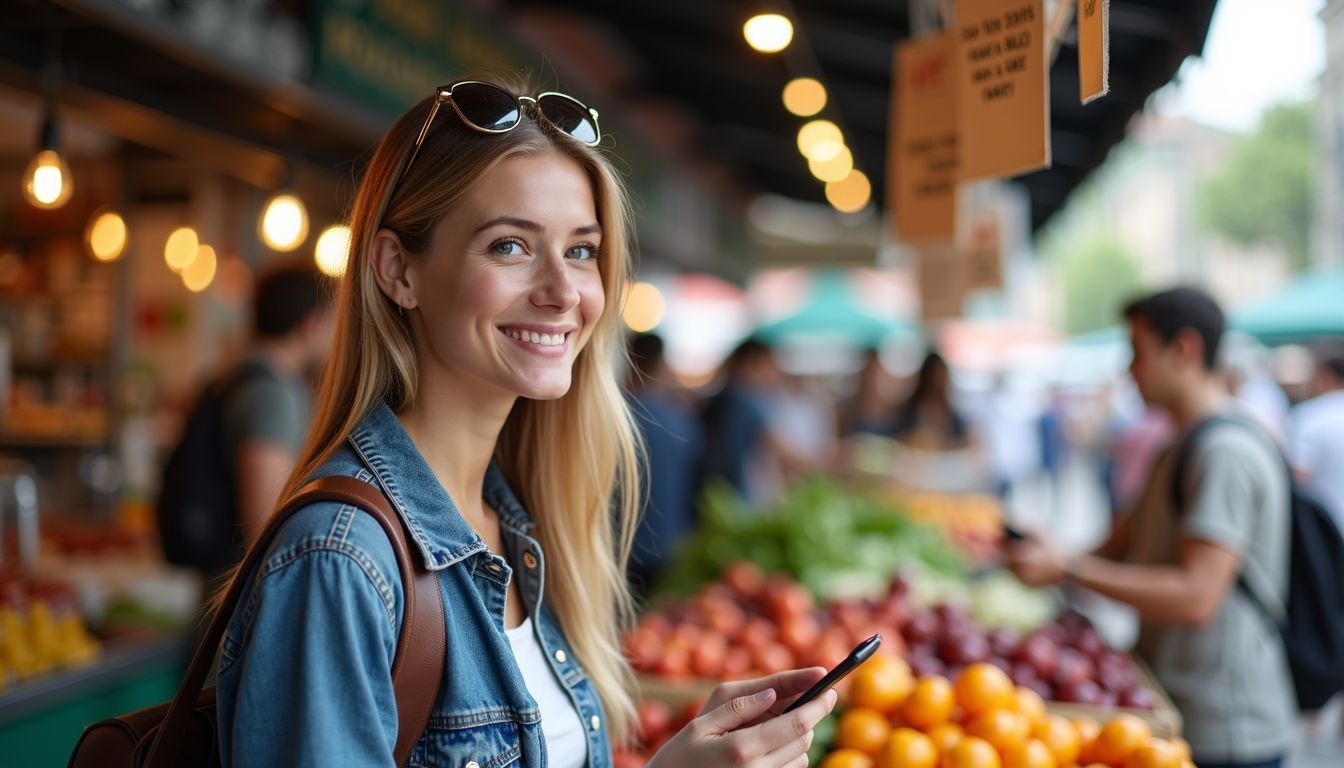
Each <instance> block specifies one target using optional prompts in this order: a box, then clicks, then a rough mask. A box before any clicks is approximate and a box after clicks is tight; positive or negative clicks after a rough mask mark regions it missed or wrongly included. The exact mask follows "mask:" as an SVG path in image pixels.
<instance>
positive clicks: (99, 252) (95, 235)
mask: <svg viewBox="0 0 1344 768" xmlns="http://www.w3.org/2000/svg"><path fill="white" fill-rule="evenodd" d="M84 239H85V241H86V242H87V243H88V245H89V253H91V254H93V258H95V259H97V260H99V261H116V260H117V259H119V258H121V254H122V253H123V252H125V250H126V220H125V219H123V218H121V214H119V213H117V212H116V211H103V212H101V213H99V214H97V215H96V216H94V217H93V219H92V220H91V221H90V222H89V230H88V232H86V233H85V237H84Z"/></svg>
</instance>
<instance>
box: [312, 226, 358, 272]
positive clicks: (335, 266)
mask: <svg viewBox="0 0 1344 768" xmlns="http://www.w3.org/2000/svg"><path fill="white" fill-rule="evenodd" d="M313 259H314V260H315V261H316V262H317V268H318V269H319V270H321V271H322V274H324V275H326V276H327V277H340V276H341V275H344V274H345V264H346V262H348V261H349V260H350V228H349V227H347V226H345V225H344V224H332V225H331V226H330V227H327V228H326V229H324V230H322V234H320V235H318V236H317V248H316V249H315V250H314V253H313Z"/></svg>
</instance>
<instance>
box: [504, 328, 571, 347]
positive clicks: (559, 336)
mask: <svg viewBox="0 0 1344 768" xmlns="http://www.w3.org/2000/svg"><path fill="white" fill-rule="evenodd" d="M505 333H507V334H508V335H509V337H510V338H514V339H517V340H518V341H526V342H530V343H532V344H537V345H539V346H543V347H558V346H560V345H561V344H564V343H565V334H563V333H536V332H535V331H519V330H513V329H510V330H507V331H505Z"/></svg>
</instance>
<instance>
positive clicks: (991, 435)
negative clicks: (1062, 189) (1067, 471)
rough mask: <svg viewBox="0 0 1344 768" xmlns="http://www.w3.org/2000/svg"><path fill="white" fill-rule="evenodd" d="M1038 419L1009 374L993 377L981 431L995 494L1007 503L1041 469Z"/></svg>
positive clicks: (983, 413)
mask: <svg viewBox="0 0 1344 768" xmlns="http://www.w3.org/2000/svg"><path fill="white" fill-rule="evenodd" d="M1038 422H1039V416H1038V415H1037V413H1036V412H1035V409H1034V408H1033V405H1032V403H1030V402H1029V399H1028V397H1027V396H1026V394H1025V393H1021V392H1018V391H1017V390H1015V389H1014V388H1013V386H1012V385H1011V383H1010V382H1009V379H1008V374H1007V373H1006V372H1003V371H999V372H997V373H995V374H994V379H993V384H992V385H991V387H990V390H989V392H988V393H986V395H985V398H984V402H983V404H982V409H981V411H980V418H979V419H978V428H979V431H980V436H981V439H983V441H984V446H985V452H986V454H987V457H986V458H987V459H988V461H989V470H990V472H991V473H992V480H993V483H994V490H995V492H996V493H997V494H998V496H999V498H1001V499H1007V498H1008V496H1009V494H1011V493H1012V492H1013V489H1014V488H1015V487H1016V486H1017V485H1018V484H1019V483H1021V482H1022V481H1024V480H1027V479H1029V478H1030V477H1031V476H1032V475H1034V474H1036V473H1037V471H1038V470H1039V469H1040V467H1041V456H1042V448H1041V438H1040V429H1039V426H1038Z"/></svg>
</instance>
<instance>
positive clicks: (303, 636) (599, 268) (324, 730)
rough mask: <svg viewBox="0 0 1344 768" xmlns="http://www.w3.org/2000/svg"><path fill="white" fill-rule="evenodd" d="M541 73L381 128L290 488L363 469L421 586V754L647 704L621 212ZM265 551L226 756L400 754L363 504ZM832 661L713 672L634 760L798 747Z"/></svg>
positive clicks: (252, 581)
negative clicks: (695, 704) (435, 611)
mask: <svg viewBox="0 0 1344 768" xmlns="http://www.w3.org/2000/svg"><path fill="white" fill-rule="evenodd" d="M538 90H540V89H534V88H525V87H523V86H521V84H520V83H518V82H506V81H504V80H502V79H499V78H494V77H492V78H491V79H490V80H489V81H482V80H464V81H459V82H457V83H454V84H452V85H446V86H442V87H440V88H439V89H436V91H435V92H434V94H432V95H430V96H429V97H427V98H425V99H422V100H421V101H420V102H418V103H417V104H415V105H414V106H412V107H411V108H410V110H408V111H407V112H406V113H405V114H403V115H402V116H401V117H400V118H398V120H397V121H396V123H395V124H394V125H393V126H392V128H391V129H390V130H389V131H388V133H387V134H386V135H385V136H384V137H383V139H382V140H381V141H380V142H379V144H378V147H377V148H376V149H375V150H374V153H373V156H372V158H371V159H370V161H369V164H368V167H367V169H366V171H365V172H364V175H363V178H362V179H361V180H360V183H359V187H358V190H357V191H356V194H355V200H354V203H353V205H352V210H351V217H350V220H351V248H350V258H349V264H348V267H347V269H346V272H345V276H344V277H343V278H342V283H341V288H340V292H339V295H338V297H337V299H336V305H335V309H336V315H337V328H336V336H335V342H334V345H333V353H332V359H331V362H330V363H329V364H328V366H327V368H326V371H325V373H324V376H323V379H322V384H321V387H320V389H319V397H318V400H317V407H316V408H315V410H314V418H313V425H312V428H311V429H310V431H309V437H308V439H307V442H306V443H305V445H304V449H303V451H302V453H301V454H300V458H299V462H298V466H297V468H296V469H295V471H294V472H293V473H292V474H291V475H290V477H289V479H288V481H287V483H286V490H287V492H288V493H290V494H292V493H294V492H295V491H296V490H297V489H298V488H300V487H302V486H303V485H304V484H305V483H307V482H308V481H309V480H311V479H312V478H314V477H322V476H332V475H341V476H345V477H351V478H355V479H357V480H362V481H365V482H368V483H370V484H376V487H377V488H378V489H379V490H380V491H381V492H382V493H384V494H386V495H387V497H388V499H389V500H390V503H391V504H392V506H393V507H394V508H395V510H396V512H397V514H398V515H399V516H400V518H401V520H402V522H403V524H404V525H405V527H406V529H407V531H408V536H409V538H410V539H412V540H414V544H413V545H412V546H411V547H410V548H411V550H412V551H413V552H414V553H415V556H416V557H419V558H423V560H422V562H423V563H424V565H425V567H427V568H428V569H429V570H430V572H431V573H432V574H433V578H434V579H435V580H436V581H437V586H438V589H439V592H440V594H441V595H442V597H443V603H444V614H443V618H444V623H445V628H446V631H447V633H448V637H447V639H446V643H445V645H446V649H445V655H444V664H445V669H444V674H443V679H442V682H441V684H440V689H439V691H438V692H437V693H436V694H435V695H434V698H433V702H434V704H433V707H432V712H431V713H430V717H429V720H428V723H427V725H426V728H425V730H424V731H423V732H422V733H421V734H420V735H419V736H418V737H417V739H416V742H415V744H414V745H413V747H412V752H413V754H414V758H413V760H412V762H414V763H415V764H417V765H435V766H445V767H451V768H458V767H460V766H466V765H471V764H473V763H480V764H482V765H487V766H492V765H503V764H509V765H517V766H519V768H540V767H541V766H543V765H549V766H554V767H555V768H576V767H577V766H580V765H584V766H589V768H609V766H611V764H612V760H613V757H612V744H613V743H615V744H620V743H622V742H624V741H625V740H626V739H627V737H629V736H632V735H633V731H634V730H635V728H636V727H637V721H638V716H637V711H636V706H635V699H634V696H633V691H632V690H631V686H630V683H631V682H632V677H631V673H630V668H629V665H628V662H627V661H626V659H625V658H624V657H623V655H622V654H621V633H622V630H623V628H625V627H628V626H629V623H630V622H631V621H632V620H633V613H634V605H633V602H632V600H631V598H630V594H629V588H628V584H627V581H626V574H625V566H626V561H627V558H628V555H629V549H630V546H631V542H632V540H633V538H634V530H635V523H636V520H637V518H638V514H639V497H638V488H639V486H638V483H639V466H638V455H637V451H638V438H637V434H636V432H635V430H636V425H635V421H634V418H633V416H632V414H631V413H630V410H629V405H628V403H627V401H626V399H625V398H624V397H623V396H622V393H621V388H620V384H619V382H618V381H617V372H616V367H615V366H614V365H613V363H614V361H615V358H616V353H617V351H618V350H619V349H620V346H621V345H622V338H621V335H620V334H621V330H620V328H621V327H620V322H621V315H620V303H621V296H622V292H623V291H624V289H625V286H626V285H627V280H628V276H629V275H630V270H631V250H632V249H631V237H632V235H631V228H630V220H629V215H630V214H629V210H630V209H629V204H628V199H627V197H626V193H625V190H624V187H623V185H622V183H621V180H620V177H619V176H618V175H617V173H616V171H615V169H614V168H613V167H612V164H611V160H610V159H609V158H608V157H607V155H606V154H605V152H604V151H603V150H601V149H598V148H596V147H595V145H597V144H598V143H599V141H600V140H601V135H600V132H599V130H598V125H597V112H596V111H594V110H592V109H590V108H588V107H586V106H584V105H583V104H581V103H579V102H578V101H576V100H574V99H573V98H572V97H568V96H564V95H562V94H558V93H554V92H547V93H545V94H542V95H540V96H539V97H536V96H533V95H532V94H537V93H538ZM257 557H258V563H259V564H258V566H257V568H256V570H255V572H253V573H245V572H238V573H236V575H235V576H234V579H236V580H239V583H240V590H241V592H242V597H241V600H240V602H239V603H238V607H237V609H236V610H235V612H234V613H233V615H232V617H230V619H229V622H228V627H227V630H226V633H225V635H224V640H223V643H222V648H223V651H222V653H221V654H220V663H219V686H218V689H217V694H218V706H217V714H218V729H219V742H218V743H219V749H220V751H219V755H218V757H219V759H220V763H221V765H223V766H225V768H228V766H231V765H248V766H296V765H324V766H325V765H332V766H375V765H376V766H390V765H393V764H394V763H395V762H396V760H395V759H394V757H395V756H394V751H395V745H396V741H397V734H398V725H397V724H398V719H399V717H400V716H401V715H402V714H403V713H400V712H399V711H398V706H397V701H396V695H395V691H394V687H393V682H392V677H393V676H392V666H393V660H394V658H395V656H396V649H397V641H398V635H399V632H400V627H401V626H402V623H403V620H404V619H405V620H409V618H406V617H405V616H404V614H405V611H406V610H407V609H408V608H407V606H406V604H405V590H404V588H403V585H402V583H401V575H400V572H399V568H398V566H397V558H396V557H395V555H394V553H393V549H392V544H391V542H390V541H389V539H388V537H387V536H386V535H385V533H384V532H383V530H382V528H381V526H380V525H379V523H378V522H377V521H376V520H375V519H374V518H373V516H372V515H369V514H364V513H363V512H361V511H360V510H359V509H356V508H354V507H352V506H350V505H346V504H341V503H338V502H318V503H314V504H310V505H307V506H305V507H303V508H302V509H299V510H298V511H297V512H295V513H294V515H293V516H292V517H290V518H288V519H287V520H286V522H285V523H284V524H283V525H282V526H281V527H280V528H279V529H278V531H277V532H276V533H275V536H274V538H273V539H272V540H271V541H270V542H269V543H268V544H267V545H266V548H265V550H264V551H262V552H259V553H257ZM824 673H825V670H822V669H820V668H813V669H805V670H794V671H791V672H783V673H780V674H778V675H774V676H771V677H766V678H758V679H755V680H745V681H739V682H734V683H726V684H724V685H721V686H719V687H718V688H716V689H715V690H714V692H713V693H711V694H710V696H709V698H708V700H707V702H706V703H705V704H704V708H703V711H701V712H700V713H699V714H697V716H696V717H695V718H694V719H693V720H691V722H690V724H689V725H688V726H686V727H685V728H683V729H682V730H681V731H679V732H677V733H676V734H675V735H673V736H672V737H671V738H670V739H669V740H668V741H667V742H666V743H665V744H664V745H663V746H662V748H661V749H660V751H659V752H658V754H657V755H656V756H655V757H654V758H653V760H652V762H651V763H650V765H652V766H654V767H655V768H657V767H658V766H685V765H690V766H704V767H705V768H709V766H723V765H729V764H742V763H743V762H745V761H748V760H749V761H751V763H752V764H753V765H759V766H761V767H762V768H775V767H777V766H785V765H797V764H799V763H798V760H799V758H801V757H803V755H804V753H805V752H806V750H807V748H808V746H809V745H810V740H811V733H812V729H813V728H814V727H815V726H816V724H817V723H818V722H819V721H820V720H821V719H822V717H824V716H825V715H826V714H827V713H828V712H829V711H830V710H831V708H832V707H833V706H834V703H835V694H834V693H833V692H830V693H828V694H826V695H823V696H821V697H818V698H817V699H815V700H813V701H811V702H809V703H808V704H806V705H804V706H802V707H800V708H799V709H798V710H796V711H794V712H792V713H790V714H788V715H784V714H782V712H783V708H784V707H785V706H786V705H787V704H788V703H789V702H790V701H791V700H792V699H794V698H796V697H797V695H798V694H800V693H801V692H803V691H804V690H806V689H807V688H808V687H810V686H811V685H812V684H814V683H816V682H817V681H818V680H820V679H821V677H822V676H823V675H824ZM733 758H736V760H734V759H733Z"/></svg>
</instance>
